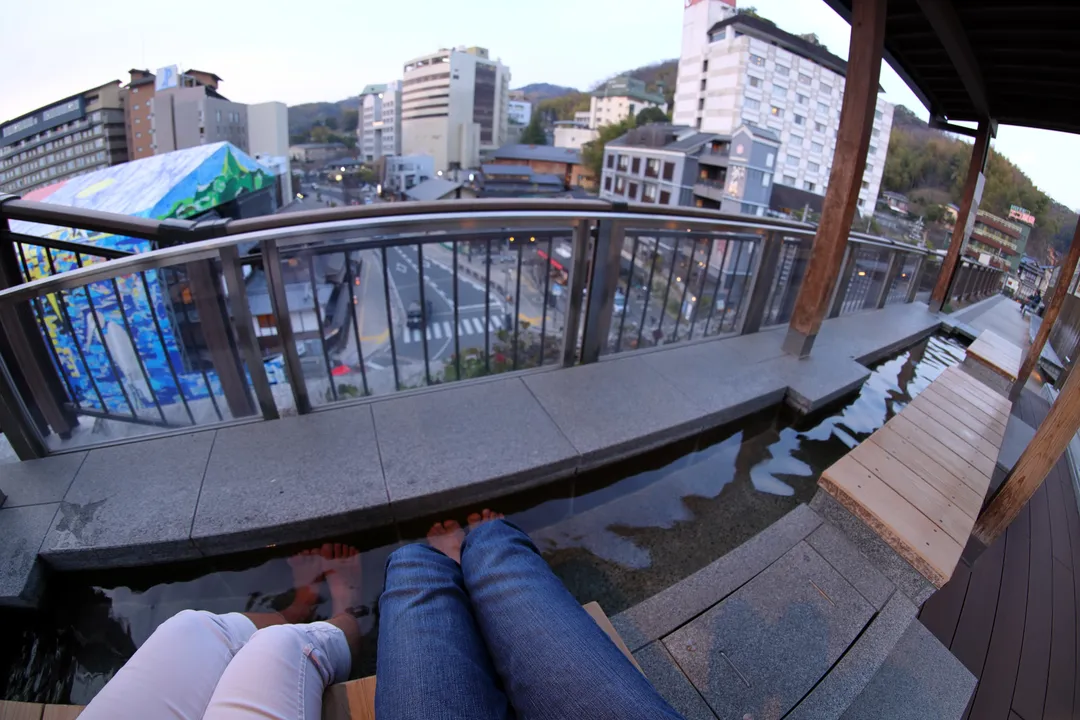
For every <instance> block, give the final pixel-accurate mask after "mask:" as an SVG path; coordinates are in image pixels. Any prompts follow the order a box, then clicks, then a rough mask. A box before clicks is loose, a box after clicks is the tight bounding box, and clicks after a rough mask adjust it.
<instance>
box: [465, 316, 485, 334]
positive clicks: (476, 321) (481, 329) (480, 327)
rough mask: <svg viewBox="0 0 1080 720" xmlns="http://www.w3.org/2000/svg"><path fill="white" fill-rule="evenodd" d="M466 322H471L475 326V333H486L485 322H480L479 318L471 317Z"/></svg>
mask: <svg viewBox="0 0 1080 720" xmlns="http://www.w3.org/2000/svg"><path fill="white" fill-rule="evenodd" d="M465 322H471V323H472V324H473V327H474V328H475V329H474V330H473V331H472V333H473V334H475V335H482V334H483V333H484V323H482V322H480V320H479V319H477V318H469V319H467V320H466V321H465Z"/></svg>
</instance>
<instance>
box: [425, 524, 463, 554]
mask: <svg viewBox="0 0 1080 720" xmlns="http://www.w3.org/2000/svg"><path fill="white" fill-rule="evenodd" d="M427 540H428V544H430V545H431V547H433V548H435V549H436V550H438V551H439V552H441V553H442V554H443V555H445V556H446V557H448V558H450V559H451V560H453V561H454V562H456V563H457V564H459V565H460V564H461V543H463V542H464V541H465V531H464V530H462V529H461V525H459V524H458V521H457V520H446V521H444V522H441V523H435V524H434V525H432V526H431V529H430V530H428V534H427Z"/></svg>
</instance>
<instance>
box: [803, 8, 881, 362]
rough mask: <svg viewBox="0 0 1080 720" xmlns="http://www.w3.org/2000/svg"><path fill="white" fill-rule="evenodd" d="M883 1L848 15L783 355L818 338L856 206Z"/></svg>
mask: <svg viewBox="0 0 1080 720" xmlns="http://www.w3.org/2000/svg"><path fill="white" fill-rule="evenodd" d="M885 5H886V0H855V2H854V3H853V6H854V7H853V8H852V13H851V43H850V48H849V50H848V74H847V81H846V83H845V85H844V104H843V106H842V108H841V110H840V128H839V130H837V133H836V152H835V154H834V155H833V166H832V171H831V172H830V173H829V188H828V190H827V191H826V193H825V201H824V203H823V204H822V210H821V224H820V225H818V229H817V234H816V235H815V236H814V245H813V247H812V248H811V250H810V263H809V265H808V266H807V268H806V275H805V276H804V278H803V282H802V287H800V288H799V298H798V300H797V301H796V302H795V312H794V313H793V314H792V316H791V325H790V326H789V327H788V334H787V337H786V338H785V340H784V351H785V352H788V353H790V354H792V355H796V356H798V357H806V356H807V355H809V354H810V350H811V348H812V347H813V345H814V340H815V339H816V338H817V334H818V331H819V330H820V329H821V323H822V321H823V320H824V319H825V314H826V313H827V312H828V311H829V298H830V297H831V296H832V291H833V287H834V286H835V284H836V281H837V273H838V272H839V270H840V265H841V263H842V261H843V258H844V248H846V247H847V240H848V233H849V232H850V230H851V221H852V218H854V216H855V208H856V206H857V203H858V201H859V188H860V186H861V183H862V177H863V171H864V170H865V169H866V152H867V150H868V149H869V147H870V132H871V130H872V129H873V125H874V111H875V109H876V108H877V89H878V76H879V74H880V73H881V53H882V49H883V43H884V39H885Z"/></svg>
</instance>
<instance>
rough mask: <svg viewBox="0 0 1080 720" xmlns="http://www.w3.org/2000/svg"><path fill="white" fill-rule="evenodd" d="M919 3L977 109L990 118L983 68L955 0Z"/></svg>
mask: <svg viewBox="0 0 1080 720" xmlns="http://www.w3.org/2000/svg"><path fill="white" fill-rule="evenodd" d="M918 3H919V8H920V9H921V10H922V12H923V15H925V16H926V19H927V21H928V22H929V23H930V25H931V27H933V28H934V32H936V33H937V36H938V40H939V41H940V42H941V44H942V45H943V46H944V48H945V52H947V53H948V55H949V59H950V60H952V63H953V67H955V68H956V72H957V74H958V75H959V76H960V79H961V80H962V81H963V83H964V87H965V89H966V90H967V93H968V97H970V98H971V103H972V105H974V106H975V111H976V112H977V113H979V114H980V115H981V116H983V117H984V118H986V119H987V120H989V119H990V104H989V102H988V101H987V98H986V82H985V80H984V78H983V74H982V69H981V68H980V67H979V63H978V61H977V60H976V59H975V52H974V51H973V50H972V49H971V43H970V42H969V41H968V37H967V34H966V33H965V32H964V26H963V24H961V22H960V16H959V15H957V14H956V8H955V7H953V3H952V0H918Z"/></svg>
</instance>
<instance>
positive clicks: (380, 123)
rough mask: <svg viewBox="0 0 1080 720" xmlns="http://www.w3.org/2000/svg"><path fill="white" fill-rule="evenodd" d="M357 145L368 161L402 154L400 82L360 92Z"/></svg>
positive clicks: (370, 86) (364, 158) (376, 86)
mask: <svg viewBox="0 0 1080 720" xmlns="http://www.w3.org/2000/svg"><path fill="white" fill-rule="evenodd" d="M356 145H357V148H358V149H359V150H360V158H361V159H362V160H364V161H365V162H375V161H376V160H378V159H379V158H381V157H388V156H391V155H400V154H401V81H400V80H395V81H394V82H389V83H385V84H381V85H368V86H367V87H365V88H364V89H363V91H362V92H361V93H360V118H359V122H358V123H357V125H356Z"/></svg>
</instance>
